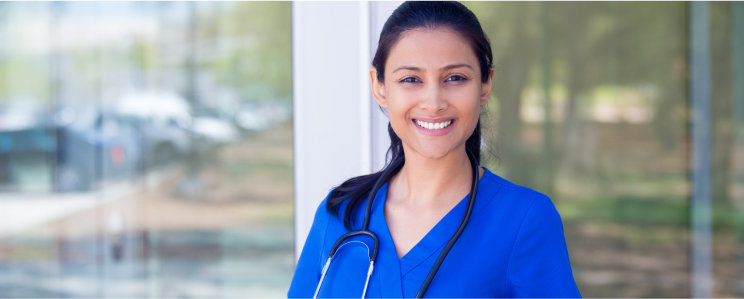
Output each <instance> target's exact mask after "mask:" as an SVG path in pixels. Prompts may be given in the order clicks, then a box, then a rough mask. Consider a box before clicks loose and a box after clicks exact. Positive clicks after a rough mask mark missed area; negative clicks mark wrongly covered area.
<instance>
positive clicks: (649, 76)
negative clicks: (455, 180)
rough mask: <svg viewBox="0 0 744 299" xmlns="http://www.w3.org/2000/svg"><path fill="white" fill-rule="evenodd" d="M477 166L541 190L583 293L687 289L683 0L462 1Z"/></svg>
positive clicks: (679, 292) (661, 293) (669, 293)
mask: <svg viewBox="0 0 744 299" xmlns="http://www.w3.org/2000/svg"><path fill="white" fill-rule="evenodd" d="M466 5H467V6H468V7H469V8H470V9H472V10H473V11H474V12H475V14H476V15H477V16H478V18H479V19H480V21H481V24H482V25H483V27H484V29H485V30H486V31H487V34H488V35H489V37H490V39H491V42H492V45H493V51H494V64H495V67H496V74H495V76H494V88H493V91H492V98H491V101H490V102H489V104H488V106H487V108H488V111H487V112H486V114H485V115H484V116H482V121H483V123H484V126H485V132H486V133H485V137H486V138H487V140H489V143H488V150H489V151H490V153H489V154H488V155H489V157H487V158H490V159H489V161H488V162H487V163H486V167H489V168H490V169H491V170H494V172H495V173H497V174H499V175H501V176H503V177H505V178H506V179H508V180H510V181H512V182H515V183H517V184H520V185H524V186H528V187H531V188H533V189H535V190H537V191H540V192H543V193H545V194H547V195H549V196H550V197H551V199H552V200H553V202H554V203H555V205H556V208H557V209H558V211H559V212H560V214H561V217H562V220H563V225H564V231H565V235H566V241H567V243H568V250H569V254H570V257H571V264H572V267H573V271H574V272H573V273H574V277H575V279H576V282H577V284H578V286H579V289H580V291H581V293H582V295H583V296H585V297H685V296H688V295H689V284H690V281H689V276H688V274H689V273H688V271H689V266H688V265H689V254H688V251H689V222H688V221H689V220H688V219H689V196H690V194H689V190H690V183H689V179H688V175H689V172H688V165H689V164H688V145H687V132H688V131H687V129H688V128H687V125H688V123H687V107H688V99H687V82H686V80H687V78H686V76H687V75H686V72H687V70H686V67H687V66H686V65H687V56H686V55H687V49H688V39H687V34H688V32H687V5H686V4H685V3H679V2H655V3H639V2H582V3H578V2H577V3H570V2H545V3H541V2H529V3H521V2H519V3H517V2H472V3H470V2H469V3H467V4H466Z"/></svg>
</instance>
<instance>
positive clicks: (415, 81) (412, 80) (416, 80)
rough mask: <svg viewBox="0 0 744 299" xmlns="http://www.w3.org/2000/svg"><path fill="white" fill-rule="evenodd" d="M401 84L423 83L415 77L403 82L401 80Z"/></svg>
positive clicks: (406, 78)
mask: <svg viewBox="0 0 744 299" xmlns="http://www.w3.org/2000/svg"><path fill="white" fill-rule="evenodd" d="M400 82H401V83H419V82H421V81H420V80H419V79H416V78H415V77H405V78H403V80H400Z"/></svg>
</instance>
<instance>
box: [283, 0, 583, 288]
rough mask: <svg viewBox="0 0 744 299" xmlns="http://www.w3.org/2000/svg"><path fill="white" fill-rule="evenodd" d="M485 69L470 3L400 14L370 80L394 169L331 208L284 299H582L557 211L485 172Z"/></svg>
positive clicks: (348, 191) (485, 52) (486, 47)
mask: <svg viewBox="0 0 744 299" xmlns="http://www.w3.org/2000/svg"><path fill="white" fill-rule="evenodd" d="M491 63H492V53H491V46H490V44H489V41H488V38H487V37H486V35H485V33H484V32H483V30H482V29H481V26H480V23H479V22H478V20H477V18H476V17H475V15H473V13H472V12H471V11H470V10H468V9H467V8H466V7H465V6H463V5H462V4H460V3H457V2H406V3H404V4H402V5H401V6H400V7H398V9H396V10H395V11H394V12H393V14H392V15H391V16H390V18H389V19H388V20H387V22H386V23H385V26H384V27H383V29H382V33H381V36H380V41H379V47H378V50H377V53H376V55H375V58H374V60H373V62H372V68H371V69H370V71H369V75H370V81H371V88H372V94H373V96H374V98H375V100H376V102H377V103H378V104H379V106H380V107H382V108H383V109H386V110H387V112H388V115H389V118H390V123H389V126H388V132H389V134H390V140H391V147H390V149H389V154H391V156H392V159H390V161H391V162H390V164H388V165H387V166H386V167H385V168H384V169H383V170H381V171H380V172H377V173H373V174H370V175H365V176H360V177H355V178H352V179H349V180H348V181H346V182H344V183H343V184H341V185H340V186H338V187H336V188H335V189H334V190H333V191H331V193H330V194H329V195H328V197H327V198H326V199H325V200H324V201H323V203H322V204H321V206H320V207H319V208H318V210H317V212H316V215H315V219H314V222H313V226H312V228H311V230H310V234H309V236H308V239H307V242H306V243H305V246H304V248H303V251H302V254H301V256H300V260H299V263H298V265H297V268H296V271H295V274H294V278H293V280H292V285H291V287H290V290H289V294H288V296H289V297H311V296H314V297H319V296H320V297H356V296H358V295H359V292H362V297H365V296H368V297H414V296H416V297H423V296H424V295H427V296H429V297H440V298H442V297H461V298H462V297H479V298H483V297H564V298H566V297H580V294H579V292H578V289H577V287H576V284H575V282H574V279H573V276H572V272H571V267H570V264H569V259H568V252H567V250H566V243H565V239H564V236H563V226H562V223H561V219H560V215H558V213H557V211H556V209H555V207H554V206H553V203H552V202H551V200H550V199H549V198H548V197H547V196H545V195H543V194H540V193H538V192H536V191H534V190H531V189H528V188H525V187H521V186H518V185H515V184H513V183H511V182H509V181H506V180H505V179H503V178H501V177H499V176H497V175H495V174H494V173H492V172H491V171H489V170H488V169H485V168H482V167H479V166H478V164H479V162H480V144H481V136H480V135H481V133H480V117H479V116H480V112H481V107H482V106H484V105H486V104H487V102H488V99H489V95H490V92H491V85H492V80H493V67H492V65H491ZM362 206H366V208H362ZM342 211H343V213H341V212H342ZM332 261H333V263H332ZM365 270H367V271H365Z"/></svg>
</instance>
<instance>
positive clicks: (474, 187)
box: [416, 149, 480, 298]
mask: <svg viewBox="0 0 744 299" xmlns="http://www.w3.org/2000/svg"><path fill="white" fill-rule="evenodd" d="M465 151H466V152H467V153H468V158H470V165H471V166H472V167H473V184H472V187H471V189H470V196H469V197H468V209H467V210H466V211H465V216H464V217H462V221H461V222H460V226H459V227H458V228H457V231H455V234H454V235H452V238H450V240H449V241H448V242H447V245H445V246H444V249H442V252H441V253H439V256H438V257H437V261H436V262H434V266H432V267H431V270H429V275H427V276H426V279H425V280H424V283H423V284H421V288H419V291H418V293H417V294H416V298H423V297H424V294H425V293H426V290H427V289H428V288H429V285H430V284H431V281H432V280H433V279H434V276H436V275H437V271H438V270H439V267H440V266H441V265H442V262H444V258H445V257H447V253H449V251H450V249H452V246H454V245H455V242H457V239H459V238H460V235H461V234H462V232H463V231H464V230H465V226H466V225H467V224H468V221H469V220H470V214H472V212H473V207H474V206H475V194H476V193H477V192H478V176H479V173H480V169H478V168H480V167H479V165H478V160H477V159H476V157H475V154H473V153H472V152H471V151H469V150H467V149H466V150H465Z"/></svg>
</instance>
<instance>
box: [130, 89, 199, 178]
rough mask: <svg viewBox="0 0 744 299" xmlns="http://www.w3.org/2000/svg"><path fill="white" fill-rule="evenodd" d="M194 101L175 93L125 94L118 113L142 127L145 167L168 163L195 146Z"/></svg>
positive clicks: (139, 131)
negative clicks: (191, 103) (192, 103)
mask: <svg viewBox="0 0 744 299" xmlns="http://www.w3.org/2000/svg"><path fill="white" fill-rule="evenodd" d="M190 110H191V108H190V105H189V104H188V102H186V100H185V99H183V98H181V97H179V96H178V95H176V94H175V93H168V92H153V91H148V92H139V93H132V94H128V95H125V96H123V97H122V98H121V99H120V100H119V101H118V102H117V104H116V105H115V111H116V113H117V114H118V115H119V116H120V117H122V118H124V119H127V120H128V121H129V122H131V123H132V124H134V126H135V127H137V128H138V134H139V142H140V146H141V150H142V153H143V156H144V157H143V162H144V168H153V167H159V166H164V165H167V164H169V163H171V162H173V161H175V160H177V159H179V158H181V157H183V156H185V155H186V154H187V153H188V152H189V150H191V146H192V138H191V136H190V134H191V132H190V127H191V125H192V118H191V116H190Z"/></svg>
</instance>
